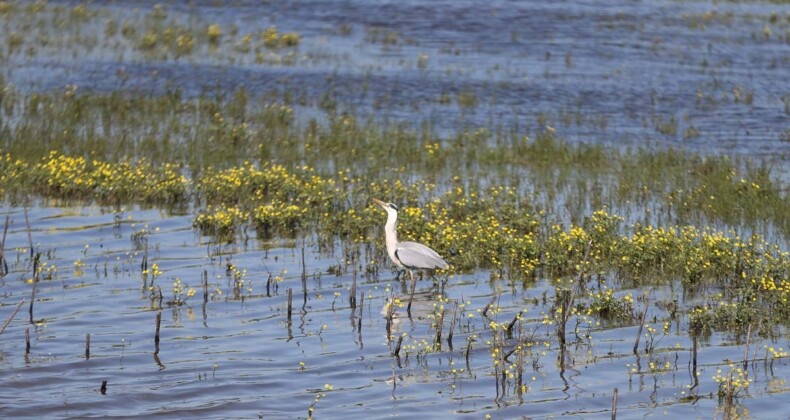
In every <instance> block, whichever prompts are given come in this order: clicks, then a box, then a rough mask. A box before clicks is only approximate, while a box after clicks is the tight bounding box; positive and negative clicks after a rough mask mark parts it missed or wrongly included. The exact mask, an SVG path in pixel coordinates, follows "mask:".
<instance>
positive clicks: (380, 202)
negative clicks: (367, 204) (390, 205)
mask: <svg viewBox="0 0 790 420" xmlns="http://www.w3.org/2000/svg"><path fill="white" fill-rule="evenodd" d="M373 202H374V203H376V204H378V205H380V206H381V207H384V206H386V205H387V203H385V202H383V201H381V200H376V199H375V198H374V199H373Z"/></svg>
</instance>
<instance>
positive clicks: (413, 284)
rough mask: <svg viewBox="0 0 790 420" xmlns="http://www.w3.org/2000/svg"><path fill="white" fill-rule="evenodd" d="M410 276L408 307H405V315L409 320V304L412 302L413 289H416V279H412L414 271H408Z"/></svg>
mask: <svg viewBox="0 0 790 420" xmlns="http://www.w3.org/2000/svg"><path fill="white" fill-rule="evenodd" d="M409 275H411V294H409V305H408V306H407V307H406V313H407V314H408V315H409V318H411V302H412V301H413V300H414V289H415V288H416V287H417V279H416V278H415V277H414V271H412V270H409Z"/></svg>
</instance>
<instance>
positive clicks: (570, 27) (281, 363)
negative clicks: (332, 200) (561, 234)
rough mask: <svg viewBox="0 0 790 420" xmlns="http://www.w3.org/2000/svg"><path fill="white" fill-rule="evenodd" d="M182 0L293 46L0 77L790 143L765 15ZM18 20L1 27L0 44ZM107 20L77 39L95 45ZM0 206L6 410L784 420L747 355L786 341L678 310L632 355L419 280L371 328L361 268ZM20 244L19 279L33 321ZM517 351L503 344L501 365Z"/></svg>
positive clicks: (153, 227)
mask: <svg viewBox="0 0 790 420" xmlns="http://www.w3.org/2000/svg"><path fill="white" fill-rule="evenodd" d="M50 3H53V4H66V5H68V6H73V5H74V4H76V2H72V1H52V2H50ZM198 3H199V4H192V3H191V2H176V3H172V4H168V16H169V18H172V19H174V20H176V21H177V22H188V21H190V19H202V21H205V22H217V23H219V24H221V25H222V26H223V27H224V28H228V27H230V26H231V25H235V26H236V27H237V28H238V32H239V34H244V33H246V32H248V31H259V30H260V29H261V28H265V27H268V26H269V25H272V24H276V25H277V26H278V27H279V28H281V29H282V30H284V31H288V30H297V31H299V33H300V34H301V35H302V36H303V38H302V43H301V44H300V46H299V48H298V50H297V51H298V53H297V54H296V55H295V56H294V57H292V60H291V61H288V62H287V63H286V62H283V61H282V60H281V61H279V62H275V61H274V59H271V58H270V59H268V61H264V62H263V63H259V62H256V60H255V56H254V55H251V54H250V55H246V56H244V55H241V56H240V55H239V54H238V53H234V52H232V51H223V50H220V51H216V52H211V51H208V50H206V51H199V52H198V53H196V54H194V55H193V56H191V57H188V58H185V59H180V60H175V59H164V60H152V59H149V58H147V57H145V56H144V55H142V54H141V53H140V52H139V51H136V50H134V48H132V46H130V45H127V44H123V43H121V44H118V45H115V44H101V43H99V44H97V45H93V46H92V47H90V48H87V47H84V46H74V47H73V48H71V47H69V48H63V49H60V48H57V47H54V46H52V45H56V44H51V45H49V46H46V45H45V46H38V47H37V48H35V49H32V50H31V49H27V50H22V51H19V52H17V53H13V54H8V56H7V60H6V61H5V62H4V64H2V65H0V71H1V72H2V76H3V78H4V82H5V83H9V84H12V85H15V86H16V87H18V88H19V89H21V91H22V92H32V91H46V90H51V89H62V88H63V87H64V85H66V84H76V85H78V86H79V87H80V89H82V90H85V91H115V90H117V89H127V90H140V91H143V92H152V93H153V94H158V93H160V92H163V91H166V90H171V89H180V90H182V91H183V92H184V93H185V95H187V96H191V95H198V94H201V93H204V92H206V91H209V92H220V93H221V94H222V93H227V92H230V91H232V90H233V89H236V88H238V87H240V86H243V87H244V88H245V89H248V90H249V91H250V92H251V93H252V94H253V95H256V96H262V97H274V98H283V97H286V96H288V97H290V98H291V99H292V100H294V99H293V98H297V99H296V100H294V102H295V103H297V104H298V106H299V107H300V109H301V110H303V111H304V112H301V113H300V117H302V118H304V117H303V115H304V114H307V113H310V112H315V113H319V114H320V112H319V111H315V109H316V108H320V107H321V106H322V104H321V99H322V98H324V99H325V98H327V97H329V96H331V98H332V99H333V100H334V101H336V103H337V106H338V108H339V110H341V111H342V110H343V109H345V108H348V109H352V110H354V111H356V112H359V113H360V114H361V115H363V116H365V115H369V116H372V117H375V118H377V119H381V120H388V121H390V120H392V121H398V122H400V121H405V122H407V123H409V124H413V125H415V126H419V124H421V123H422V122H423V121H424V120H427V121H429V122H430V123H431V124H432V127H431V128H432V129H434V130H436V131H437V132H438V133H455V132H456V131H457V130H458V129H460V128H461V127H464V126H485V127H488V128H489V129H491V130H496V129H498V128H502V129H505V130H516V131H524V132H526V131H529V130H532V129H535V128H537V127H540V128H543V127H545V126H546V125H549V126H551V127H552V128H554V129H556V131H557V134H558V136H560V137H562V138H567V139H570V140H572V141H592V142H604V143H614V144H618V145H622V144H627V143H629V142H656V143H660V144H670V145H682V146H684V147H689V148H691V149H694V150H698V151H703V152H708V151H721V152H725V153H731V152H733V153H738V154H743V155H749V156H763V157H765V156H768V157H772V158H775V159H777V160H778V161H779V163H780V164H781V165H784V164H783V162H782V161H783V159H784V155H785V154H786V152H787V148H788V144H790V143H788V142H786V141H783V139H785V140H786V138H785V137H783V136H786V135H787V118H788V115H787V113H788V111H787V109H788V108H787V107H788V105H787V104H788V103H790V99H788V97H787V92H789V91H790V85H789V83H790V78H788V77H787V71H786V68H787V66H786V65H785V64H786V63H787V57H788V56H790V44H788V43H787V42H786V41H787V39H786V37H787V35H781V34H782V32H781V31H782V30H783V29H784V30H787V27H786V23H784V22H785V21H786V20H787V19H786V17H787V16H788V14H789V13H790V11H788V9H787V6H785V5H776V4H773V3H772V2H766V3H759V2H754V3H751V2H750V3H748V4H737V3H734V2H732V3H731V2H726V3H723V4H719V3H717V4H715V5H710V4H708V3H705V2H675V1H654V2H646V3H645V2H635V3H628V4H623V3H622V2H614V1H597V2H591V3H584V2H570V3H569V2H551V3H547V2H542V1H526V2H516V3H514V2H500V1H496V2H493V3H491V2H472V1H460V2H455V1H453V2H449V1H437V2H433V3H431V4H430V5H426V4H424V3H423V2H415V1H406V2H392V3H386V4H381V3H380V2H368V1H361V0H360V1H347V2H320V1H319V2H279V3H278V2H275V4H269V5H266V6H265V7H262V6H261V5H260V4H259V2H250V1H236V2H234V4H233V5H232V6H227V5H226V6H225V7H217V6H216V4H215V3H216V2H198ZM153 4H154V2H150V1H118V2H113V3H112V4H111V5H109V6H104V5H94V6H95V7H97V8H102V10H104V11H105V12H106V13H109V15H108V16H109V18H119V19H120V18H129V19H131V20H134V19H135V17H134V16H136V15H135V14H133V13H131V10H132V9H133V8H135V7H137V8H139V9H142V10H150V9H151V8H152V7H153ZM711 9H715V11H716V12H717V13H718V14H717V13H711ZM731 12H732V13H734V17H732V18H727V16H728V13H731ZM772 13H777V14H778V16H779V18H778V20H776V21H773V20H772V19H773V18H772V17H771V16H772ZM783 19H784V20H783ZM23 23H24V22H9V21H4V25H8V26H9V27H10V28H11V29H8V30H7V31H5V32H9V33H10V32H12V31H14V30H16V31H17V32H18V31H21V29H20V28H22V27H21V26H20V27H17V26H13V25H16V24H20V25H22V24H23ZM105 23H106V22H105V20H101V21H100V23H97V24H95V25H93V26H90V27H88V28H87V29H86V32H90V31H94V32H96V33H100V34H103V33H104V30H105V27H104V25H105ZM783 25H784V26H783ZM766 28H768V30H770V31H772V32H771V33H772V34H773V35H770V34H769V35H768V36H767V35H766V33H767V32H766ZM772 28H773V29H772ZM25 32H26V31H25ZM2 36H4V35H0V39H6V38H2ZM782 36H784V38H782ZM53 42H54V41H53ZM4 44H7V42H5V43H4ZM8 112H10V113H11V114H12V115H13V113H14V112H21V111H19V110H10V111H8ZM4 118H6V117H4ZM3 121H4V123H8V122H9V121H10V122H13V120H12V119H8V120H3ZM779 169H780V171H785V172H786V169H785V167H784V166H780V167H779ZM6 215H8V216H9V218H10V220H11V221H12V224H11V225H10V226H9V229H8V233H7V237H6V238H5V244H4V247H3V250H4V254H5V258H6V260H7V263H8V267H9V270H10V272H9V273H8V274H7V275H5V276H4V277H2V278H1V279H0V322H4V321H5V319H7V317H8V316H9V315H10V314H11V312H12V311H13V310H14V308H16V306H17V305H18V303H19V302H20V301H22V300H23V299H24V300H25V301H26V302H25V303H24V304H23V305H22V306H21V309H20V311H19V313H18V314H17V315H16V317H15V318H14V320H13V321H12V322H11V323H10V325H9V326H8V328H7V329H6V330H5V331H3V333H2V335H0V381H2V383H3V384H4V386H2V387H0V415H2V416H4V417H11V416H33V415H45V416H63V417H88V416H99V415H102V416H103V415H113V416H130V417H139V416H142V415H146V414H163V415H167V416H170V417H186V416H199V417H223V418H226V417H245V418H249V417H252V416H255V415H256V414H257V415H258V416H261V417H266V418H271V417H275V418H293V417H297V416H298V417H307V416H308V415H310V413H311V412H310V410H311V409H312V414H313V415H314V416H317V417H318V416H320V417H348V416H349V415H359V413H364V414H365V415H367V416H368V417H373V418H379V417H387V416H393V415H398V416H419V415H422V416H425V415H429V416H432V417H451V416H457V417H470V418H481V417H483V416H485V415H486V414H491V415H492V416H493V417H495V418H513V417H522V416H523V417H548V416H557V415H567V416H576V417H604V416H608V415H609V410H611V408H612V400H613V398H612V397H613V393H614V390H615V389H617V390H618V394H617V395H618V398H617V409H618V414H620V415H621V416H626V417H637V416H640V417H641V416H646V415H660V416H670V415H672V416H694V417H711V416H723V415H725V413H732V412H735V413H738V414H740V415H744V416H746V415H754V416H755V417H760V418H770V417H778V416H779V415H784V414H785V413H784V412H783V405H782V404H783V403H784V396H785V393H786V392H787V390H788V386H787V376H788V364H787V358H786V357H779V358H776V360H774V358H773V357H770V356H769V349H770V348H774V349H775V350H776V351H785V350H778V349H779V348H780V347H781V348H783V349H787V348H788V347H789V346H788V344H787V342H786V340H785V339H777V340H776V341H771V340H767V339H763V338H758V337H757V335H756V334H755V335H754V336H752V337H751V340H750V341H749V343H748V345H747V343H746V342H745V341H744V338H743V337H733V336H729V335H723V334H713V335H712V336H709V337H702V338H701V339H700V340H699V342H696V341H694V342H692V340H691V339H690V338H689V335H688V331H687V330H686V327H685V326H686V325H687V322H688V321H687V319H686V318H685V316H684V315H682V314H681V315H680V316H678V317H677V318H675V319H673V320H672V321H671V322H670V323H669V324H668V325H666V326H664V325H659V324H658V323H656V322H655V321H653V318H656V319H662V318H666V317H667V310H666V308H664V307H658V306H656V305H655V304H651V305H648V308H649V310H648V314H647V317H646V322H647V323H648V324H650V325H651V328H653V330H652V332H651V330H649V329H648V330H647V331H646V332H645V331H643V332H642V333H643V334H647V335H642V336H640V338H641V341H640V351H639V352H638V354H637V355H635V354H634V353H633V346H634V341H635V339H636V337H637V335H638V334H640V331H639V328H638V327H637V325H638V324H639V323H638V322H637V321H634V322H630V323H625V324H624V325H618V324H607V323H606V322H603V323H598V321H597V320H596V319H589V320H586V319H580V320H579V322H578V323H577V322H576V318H571V320H570V321H569V322H568V324H567V328H568V330H567V334H566V338H567V344H566V346H565V348H559V347H558V344H557V339H556V333H555V327H554V326H553V325H548V324H547V323H546V318H547V316H548V315H549V314H550V313H552V311H556V309H557V308H553V307H552V305H553V295H554V286H553V285H552V283H551V280H552V279H540V280H537V281H535V282H534V283H527V284H523V285H522V284H521V283H518V284H509V283H508V282H506V281H501V280H500V281H494V282H492V281H489V273H486V272H475V273H471V274H465V275H458V276H454V277H451V278H449V279H447V283H446V284H445V285H444V286H442V285H441V283H439V284H436V283H434V282H432V281H431V280H430V279H425V280H423V281H421V282H420V283H419V285H418V293H419V295H418V296H417V297H416V298H415V299H416V301H415V306H414V307H413V310H412V312H413V313H412V317H411V318H410V317H408V315H407V314H405V311H404V310H403V309H402V308H397V309H396V310H395V314H394V316H393V319H391V320H389V325H388V319H387V318H386V316H385V314H386V312H385V314H382V309H383V308H384V307H385V305H386V304H387V302H393V303H394V302H397V301H398V299H400V298H401V297H402V296H403V295H404V294H405V290H406V285H405V284H403V283H402V282H401V281H400V280H396V279H395V275H394V273H391V272H389V271H388V270H387V269H386V268H384V267H381V269H380V274H379V275H375V274H373V273H366V272H365V271H364V270H361V269H356V270H355V269H354V265H357V266H358V267H359V266H361V267H365V266H367V263H368V261H358V262H353V263H349V262H346V261H344V259H345V256H344V255H343V252H342V251H340V250H339V249H334V250H325V249H322V250H321V252H319V250H318V247H317V245H316V244H315V243H313V242H312V241H311V239H309V238H297V239H296V240H295V241H291V242H290V243H286V242H273V243H271V242H267V243H262V242H260V241H257V240H249V241H245V242H240V243H232V244H226V243H214V242H212V241H211V239H210V238H207V237H201V236H199V235H198V234H196V233H195V231H194V230H193V229H192V227H191V226H192V216H191V215H171V214H168V213H166V212H163V211H158V210H141V209H133V210H128V211H124V212H117V213H113V212H110V211H105V210H102V209H97V208H92V207H87V208H78V207H66V208H60V207H55V206H53V207H32V208H30V209H29V220H30V229H29V232H30V235H28V229H27V228H26V226H25V225H26V223H25V212H24V210H23V209H21V208H16V207H4V208H3V209H2V211H0V223H1V222H3V221H4V219H5V216H6ZM377 246H380V247H383V241H382V242H381V243H380V244H377ZM31 249H32V251H33V252H32V253H31ZM302 249H304V254H302ZM36 253H40V254H41V256H40V265H39V266H38V267H39V268H40V272H39V275H40V278H41V281H40V282H39V283H38V284H37V285H36V292H35V293H36V294H35V299H34V305H33V308H32V321H33V322H30V318H31V315H30V313H29V312H28V309H29V306H28V305H29V302H30V298H31V291H32V284H31V279H32V277H33V274H32V272H33V255H35V254H36ZM303 255H304V257H303ZM303 261H304V263H303ZM330 267H332V270H329V268H330ZM338 267H340V268H342V269H338ZM330 272H331V274H330ZM204 278H205V279H206V281H205V287H204V280H203V279H204ZM355 280H356V282H355ZM354 284H356V286H354ZM352 290H355V291H356V296H355V298H356V300H355V301H356V303H357V305H358V307H356V308H352V306H351V304H350V302H351V295H350V294H351V291H352ZM289 292H290V293H289ZM628 292H629V291H628V290H618V291H617V294H618V297H619V298H622V297H623V296H624V295H625V294H626V293H628ZM630 292H633V293H634V295H641V294H643V293H644V292H645V291H644V290H638V291H630ZM650 293H651V296H653V297H654V300H653V302H657V301H658V300H659V299H663V300H667V301H671V300H673V299H678V300H684V301H685V302H687V303H690V302H695V300H694V299H699V298H698V297H694V296H679V295H678V294H679V293H678V292H677V289H676V288H673V287H672V286H671V285H670V286H667V287H666V288H665V289H656V290H651V291H650ZM289 295H290V296H291V297H290V299H289ZM204 296H205V297H204ZM289 300H290V302H291V304H290V311H289ZM700 303H703V302H700ZM638 305H642V302H638ZM453 314H455V316H453ZM518 314H520V315H518ZM158 316H159V317H161V318H160V319H161V324H160V326H159V327H160V328H159V337H160V341H159V343H158V344H157V343H156V342H155V334H156V329H157V324H156V320H157V317H158ZM514 320H515V321H514ZM388 326H389V333H390V334H392V340H388V339H387V333H388ZM503 326H504V327H503ZM511 326H512V327H511ZM505 329H511V331H510V334H507V333H506V331H504V330H505ZM783 332H784V331H778V332H775V333H776V336H777V337H782V333H783ZM26 334H27V335H29V338H30V350H29V352H26V343H25V336H26ZM87 334H90V351H89V357H88V356H87V355H86V335H87ZM450 334H452V338H450ZM398 343H400V347H399V348H396V346H397V345H398ZM518 345H521V346H524V347H525V348H526V350H523V351H520V352H514V351H513V350H514V349H515V348H516V347H517V346H518ZM645 348H652V351H651V352H646V351H645ZM694 349H697V350H696V351H695V350H694ZM745 354H746V355H748V358H749V359H750V360H754V362H752V363H749V364H748V367H747V369H748V376H749V378H750V380H752V381H753V382H752V384H751V385H750V386H749V388H748V391H745V392H744V393H742V395H741V397H742V398H739V399H736V401H735V402H734V406H732V407H728V406H727V404H726V402H722V401H720V399H719V398H718V396H717V391H718V389H719V388H718V385H717V383H716V382H715V381H714V379H713V378H714V376H717V375H722V374H723V375H726V374H727V373H728V372H730V370H731V369H735V368H737V367H740V366H741V362H742V361H743V359H744V355H745ZM517 357H518V358H520V360H517ZM728 361H732V362H734V363H735V365H734V367H730V366H729V363H728ZM515 362H517V363H515ZM515 365H518V366H520V370H519V369H515V368H514V366H515ZM695 365H696V369H694V368H693V366H695ZM514 369H515V370H514ZM719 370H721V372H719ZM104 381H106V389H105V390H102V384H103V383H104Z"/></svg>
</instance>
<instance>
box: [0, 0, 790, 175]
mask: <svg viewBox="0 0 790 420" xmlns="http://www.w3.org/2000/svg"><path fill="white" fill-rule="evenodd" d="M50 3H51V4H64V5H75V4H79V3H80V2H74V1H53V2H50ZM156 3H157V2H154V1H116V2H113V3H111V4H110V5H109V6H106V8H104V9H102V10H105V11H107V13H109V16H111V17H114V18H117V19H129V20H130V21H131V22H138V23H137V24H138V25H140V23H139V22H140V20H141V19H142V16H144V15H145V14H147V13H148V11H150V10H151V9H152V7H153V5H154V4H156ZM95 6H96V5H94V7H95ZM165 9H166V10H167V13H168V19H172V20H173V21H175V22H182V23H186V22H189V21H190V19H194V18H195V17H199V18H200V19H203V20H204V21H205V22H215V23H218V24H220V25H221V26H222V27H223V28H229V27H231V26H232V25H235V27H236V28H238V34H239V35H237V36H236V37H240V36H242V35H243V34H245V33H259V32H260V31H262V30H263V29H265V28H266V27H269V26H271V25H276V26H277V27H278V29H279V30H280V31H281V32H286V31H297V32H298V33H300V34H301V35H302V42H301V43H300V46H299V47H298V49H297V50H296V53H295V54H294V55H293V60H292V61H289V62H286V63H285V64H283V63H279V64H278V63H277V62H266V63H262V64H261V63H256V62H255V59H254V58H255V57H254V54H240V53H238V52H234V51H233V48H231V47H230V46H227V47H225V48H221V49H219V50H216V51H209V50H208V49H205V50H199V51H197V52H196V53H193V54H191V55H190V56H188V57H185V58H182V59H178V60H173V59H168V60H153V61H152V60H150V59H149V58H146V57H145V56H144V55H143V54H141V53H140V52H139V51H136V50H134V49H133V48H132V47H131V46H130V45H128V43H123V42H121V43H109V44H107V43H103V42H102V38H101V37H100V36H99V38H98V41H97V44H98V45H96V46H94V47H92V48H85V47H78V46H75V47H73V48H74V50H73V51H71V50H69V48H51V47H50V48H46V47H43V48H39V49H38V50H37V52H36V53H34V55H32V56H28V55H26V54H23V53H21V52H18V53H16V54H14V55H12V56H11V57H10V62H9V63H8V64H7V65H6V66H3V69H4V71H3V73H4V76H5V77H6V80H7V81H8V82H11V83H13V84H15V85H17V86H18V87H20V88H22V89H23V90H26V91H30V90H49V89H60V88H62V87H63V86H65V85H66V84H67V83H72V84H76V85H78V86H79V87H80V89H84V90H87V91H92V90H98V91H112V90H115V89H119V88H123V89H139V90H142V91H144V92H157V91H160V92H161V91H164V90H168V89H181V90H182V91H184V92H185V93H186V94H188V95H196V94H200V93H202V92H206V91H209V92H212V91H213V92H228V91H232V90H234V89H237V88H239V87H244V88H245V89H247V90H248V91H249V92H251V93H252V94H253V95H256V94H258V95H264V94H266V95H274V96H282V95H283V94H285V92H288V94H289V95H290V96H291V97H293V98H305V100H306V101H307V104H308V106H313V107H316V106H318V104H319V101H320V99H319V98H321V97H322V96H324V95H325V94H331V95H332V97H334V98H336V99H337V102H338V104H339V105H340V106H341V107H342V108H351V109H353V110H354V112H355V113H357V114H360V115H363V116H364V115H369V116H371V117H374V118H376V119H380V120H391V121H399V122H407V123H409V124H414V125H415V126H419V125H420V123H422V122H423V121H424V120H428V121H430V122H431V123H432V124H433V127H434V128H435V129H436V130H437V131H438V132H439V133H455V132H456V131H457V130H458V128H459V127H462V126H466V125H469V126H483V127H487V128H495V127H502V128H504V129H506V130H511V129H517V130H524V131H526V130H533V129H537V128H541V129H542V128H543V125H544V124H546V123H548V124H550V125H551V126H553V127H554V128H555V129H556V130H557V134H558V135H559V136H560V137H561V138H565V139H570V140H573V141H585V142H604V143H613V144H618V145H623V144H645V143H648V144H650V143H654V142H655V143H657V144H664V145H666V144H669V145H674V146H682V147H687V148H690V149H692V150H695V151H698V152H718V153H738V154H745V155H752V156H760V157H773V158H776V159H777V161H779V162H781V163H782V165H784V161H785V160H786V156H787V154H788V151H790V149H788V147H790V146H788V145H790V143H788V142H787V141H786V140H787V135H788V133H787V131H788V129H790V125H789V124H788V118H790V114H788V112H790V108H789V107H790V77H788V72H787V68H788V67H789V66H790V42H787V37H788V36H790V35H787V33H786V31H787V30H788V25H789V23H788V21H787V15H788V13H790V6H787V5H777V4H772V3H768V2H766V3H760V2H749V3H730V2H716V3H714V4H711V3H708V2H695V1H687V2H678V1H669V0H667V1H653V2H647V3H644V2H637V3H628V4H623V3H622V2H619V1H595V2H585V1H575V2H551V3H546V2H542V1H526V2H515V3H514V2H505V1H498V2H493V3H492V2H485V3H479V2H474V1H449V2H448V1H432V2H430V3H429V4H425V3H423V2H384V3H382V2H371V1H365V0H356V1H303V2H272V4H268V5H266V6H261V5H260V4H259V3H258V2H249V1H236V2H232V4H226V5H224V6H217V5H216V4H214V3H212V2H197V3H192V2H176V3H172V2H171V3H168V5H167V7H166V8H165ZM706 12H715V13H716V14H714V15H713V18H711V17H710V15H707V18H706V15H705V13H706ZM772 13H774V14H776V15H777V16H778V19H776V20H774V21H773V22H772V21H771V20H770V16H771V14H772ZM730 14H731V16H730ZM136 16H137V17H136ZM135 19H137V20H135ZM103 23H104V19H98V23H96V24H95V25H93V26H89V28H92V30H94V31H95V32H96V33H97V34H99V35H100V34H101V33H102V31H103ZM9 24H11V25H13V24H14V22H10V23H9ZM766 28H768V29H769V30H771V34H770V35H768V36H766V35H765V31H766ZM10 29H11V30H13V29H14V28H13V27H11V28H10ZM388 34H391V36H392V37H393V38H392V39H390V40H389V41H386V39H387V38H386V35H388ZM278 54H279V55H286V53H285V52H280V53H274V55H275V56H278ZM420 57H422V59H421V58H420ZM460 93H470V94H472V96H473V97H474V98H475V99H476V105H474V106H461V105H460V104H459V101H457V98H458V95H459V94H460ZM442 95H448V98H449V99H450V102H449V103H447V104H444V103H442V102H441V101H440V100H439V98H440V97H441V96H442ZM670 121H674V123H673V124H670V125H672V126H674V130H669V129H668V128H667V127H668V126H666V125H665V124H664V123H668V122H670ZM661 126H663V128H662V129H659V127H661ZM690 128H693V129H695V130H697V134H696V135H694V134H689V135H687V130H689V129H690ZM689 133H691V132H689Z"/></svg>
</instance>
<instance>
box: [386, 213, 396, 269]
mask: <svg viewBox="0 0 790 420" xmlns="http://www.w3.org/2000/svg"><path fill="white" fill-rule="evenodd" d="M397 224H398V213H397V212H394V211H388V212H387V224H385V225H384V235H385V236H386V238H387V253H388V254H389V255H390V258H392V260H393V261H397V259H396V258H395V249H396V248H397V246H398V232H396V231H395V225H397Z"/></svg>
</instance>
